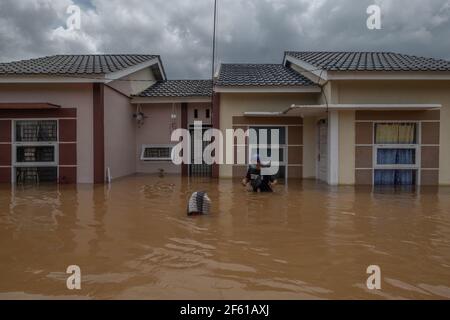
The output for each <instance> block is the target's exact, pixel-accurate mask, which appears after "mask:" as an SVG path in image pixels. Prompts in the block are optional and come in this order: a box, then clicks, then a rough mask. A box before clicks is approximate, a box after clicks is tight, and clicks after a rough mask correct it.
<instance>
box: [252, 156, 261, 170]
mask: <svg viewBox="0 0 450 320" xmlns="http://www.w3.org/2000/svg"><path fill="white" fill-rule="evenodd" d="M252 164H253V165H255V167H256V169H258V170H260V169H261V159H260V158H259V155H258V154H254V155H253V156H252Z"/></svg>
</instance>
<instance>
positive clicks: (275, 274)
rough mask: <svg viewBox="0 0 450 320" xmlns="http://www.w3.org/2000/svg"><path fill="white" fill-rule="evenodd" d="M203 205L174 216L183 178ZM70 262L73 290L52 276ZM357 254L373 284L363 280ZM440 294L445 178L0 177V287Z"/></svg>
mask: <svg viewBox="0 0 450 320" xmlns="http://www.w3.org/2000/svg"><path fill="white" fill-rule="evenodd" d="M198 190H204V191H207V192H208V194H209V196H210V198H211V200H212V214H211V215H209V216H202V217H195V218H188V217H187V216H186V204H187V201H188V198H189V196H190V194H191V193H192V192H193V191H198ZM69 265H78V266H80V268H81V273H82V289H81V290H78V291H77V290H75V291H70V290H68V289H67V287H66V279H67V277H68V276H69V275H68V274H66V268H67V267H68V266H69ZM369 265H378V266H380V268H381V273H382V274H381V275H382V282H381V285H382V288H381V290H375V291H371V290H369V289H367V287H366V280H367V277H368V276H369V275H368V274H366V269H367V267H368V266H369ZM16 298H32V299H48V298H49V299H54V298H64V299H65V298H68V299H71V298H82V299H85V298H87V299H92V298H94V299H316V298H318V299H362V298H364V299H402V298H407V299H410V298H418V299H450V188H440V189H437V188H436V189H421V190H407V189H406V190H405V189H403V190H402V189H377V190H373V189H372V188H369V187H367V188H354V187H329V186H326V185H324V184H320V183H316V182H314V181H304V182H290V183H289V185H287V186H278V187H277V189H276V192H275V193H273V194H255V193H252V192H248V191H246V190H245V189H244V188H243V187H242V186H241V185H240V184H239V182H238V181H232V180H221V181H219V182H218V183H217V181H210V180H205V179H191V180H189V179H181V178H179V177H164V178H160V177H156V176H134V177H129V178H125V179H121V180H119V181H116V182H114V183H113V184H112V185H111V186H109V187H108V186H95V187H94V186H90V185H79V186H43V185H41V186H38V187H31V186H28V187H17V188H15V189H13V190H11V188H10V187H9V186H0V299H16Z"/></svg>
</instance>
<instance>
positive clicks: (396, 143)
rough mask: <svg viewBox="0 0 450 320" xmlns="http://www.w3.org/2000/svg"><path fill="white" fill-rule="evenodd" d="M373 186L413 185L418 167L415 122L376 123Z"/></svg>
mask: <svg viewBox="0 0 450 320" xmlns="http://www.w3.org/2000/svg"><path fill="white" fill-rule="evenodd" d="M374 137H375V141H374V142H375V144H374V162H375V163H374V168H375V172H374V183H375V185H413V184H415V183H416V175H417V171H418V168H419V164H418V163H417V162H418V150H419V148H418V144H417V123H377V124H376V125H375V135H374Z"/></svg>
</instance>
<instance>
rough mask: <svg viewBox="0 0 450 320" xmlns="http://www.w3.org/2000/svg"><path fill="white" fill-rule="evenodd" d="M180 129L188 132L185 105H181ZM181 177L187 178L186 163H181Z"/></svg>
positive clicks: (186, 108)
mask: <svg viewBox="0 0 450 320" xmlns="http://www.w3.org/2000/svg"><path fill="white" fill-rule="evenodd" d="M181 128H182V129H186V130H189V127H188V104H187V103H182V104H181ZM183 152H184V151H183ZM181 175H182V176H183V177H187V176H189V165H188V164H187V163H183V164H182V165H181Z"/></svg>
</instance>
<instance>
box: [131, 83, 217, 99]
mask: <svg viewBox="0 0 450 320" xmlns="http://www.w3.org/2000/svg"><path fill="white" fill-rule="evenodd" d="M211 94H212V81H211V80H167V81H158V82H156V83H155V84H153V85H152V86H150V87H149V88H147V89H146V90H144V91H142V92H141V93H140V94H138V95H137V96H138V97H209V96H211Z"/></svg>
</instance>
